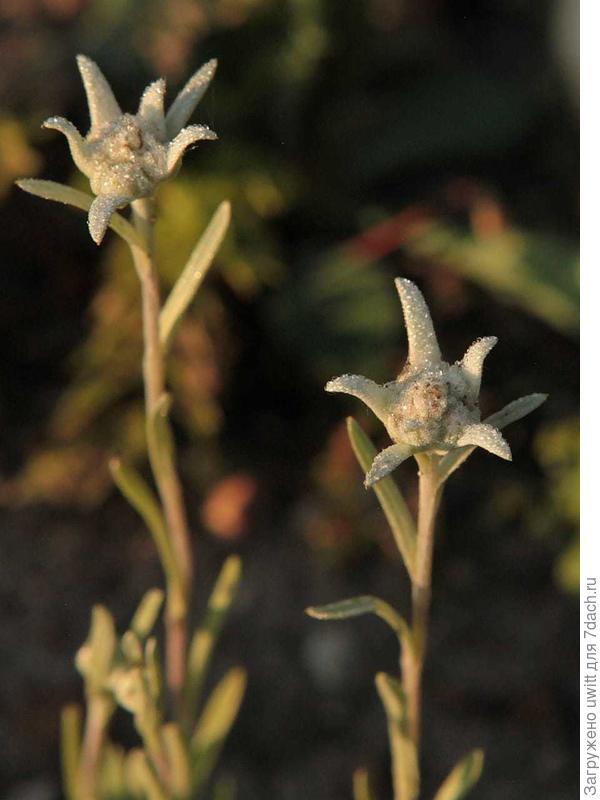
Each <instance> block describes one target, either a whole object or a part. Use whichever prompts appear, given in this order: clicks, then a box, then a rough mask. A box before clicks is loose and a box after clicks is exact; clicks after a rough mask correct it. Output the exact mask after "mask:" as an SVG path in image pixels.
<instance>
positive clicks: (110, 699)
mask: <svg viewBox="0 0 600 800" xmlns="http://www.w3.org/2000/svg"><path fill="white" fill-rule="evenodd" d="M78 65H79V70H80V73H81V77H82V79H83V83H84V86H85V90H86V94H87V99H88V106H89V110H90V117H91V128H90V131H89V133H88V134H87V136H86V137H85V138H84V137H82V136H81V134H80V133H79V132H78V131H77V129H76V128H75V126H74V125H72V123H70V122H69V121H68V120H65V119H63V118H61V117H52V118H50V119H49V120H47V121H46V123H45V126H46V127H49V128H54V129H56V130H58V131H60V132H61V133H63V134H64V135H65V136H66V137H67V140H68V143H69V147H70V150H71V154H72V156H73V159H74V161H75V164H76V165H77V166H78V167H79V168H80V170H81V171H82V172H83V173H84V174H85V175H86V176H87V177H88V178H89V180H90V185H91V188H92V191H93V193H94V195H95V196H92V195H90V194H88V193H85V192H81V191H78V190H76V189H73V188H71V187H68V186H64V185H61V184H58V183H54V182H52V181H41V180H33V179H24V180H21V181H19V182H18V184H19V186H20V187H21V188H22V189H24V190H25V191H28V192H30V193H31V194H34V195H38V196H40V197H44V198H46V199H49V200H55V201H58V202H62V203H66V204H69V205H72V206H75V207H76V208H80V209H83V210H85V211H87V212H88V225H89V229H90V234H91V236H92V239H93V240H94V241H95V242H96V243H97V244H100V242H101V241H102V239H103V238H104V235H105V233H106V230H107V229H108V228H109V227H110V228H111V229H112V230H114V231H115V232H116V233H117V234H118V235H119V236H120V238H121V239H122V240H123V241H124V242H125V243H126V244H127V245H128V247H129V250H130V252H131V256H132V258H133V263H134V267H135V271H136V273H137V277H138V279H139V284H140V288H141V300H142V303H141V305H142V313H141V321H142V327H143V342H144V351H143V362H142V373H143V382H144V392H145V414H144V433H145V438H144V444H145V447H146V449H147V454H148V459H149V462H150V467H151V471H152V476H153V479H154V487H151V486H149V485H148V484H147V483H146V482H145V480H144V478H143V477H142V476H141V474H139V473H138V472H137V471H136V470H135V468H134V467H133V466H132V465H131V464H129V463H127V462H126V460H124V459H123V458H120V457H117V456H115V457H114V458H113V459H112V460H111V462H110V471H111V473H112V476H113V479H114V481H115V483H116V485H117V486H118V488H119V489H120V491H121V492H122V494H123V495H124V496H125V498H126V499H127V500H128V501H129V502H130V503H131V505H132V506H133V507H134V508H135V509H136V510H137V511H138V513H139V514H140V516H141V517H142V519H143V520H144V522H145V523H146V524H147V526H148V529H149V532H150V534H151V536H152V538H153V540H154V543H155V546H156V549H157V552H158V555H159V558H160V562H161V565H162V568H163V571H164V576H165V585H166V592H165V593H163V591H162V590H159V589H154V590H151V591H150V592H148V593H147V594H146V596H145V597H144V598H143V600H142V602H141V604H140V606H139V608H138V610H137V611H136V613H135V615H134V617H133V619H132V621H131V624H130V626H129V629H128V630H127V631H126V632H125V633H124V634H123V636H121V637H118V635H117V633H116V630H115V623H114V620H113V618H112V616H111V614H110V612H109V611H108V610H107V609H106V608H104V607H103V606H96V607H95V608H94V611H93V614H92V623H91V628H90V634H89V637H88V640H87V642H86V643H85V644H84V645H83V647H82V648H81V649H80V650H79V652H78V654H77V659H76V663H77V668H78V670H79V672H80V673H81V675H82V677H83V679H84V682H85V695H86V712H85V718H84V719H82V714H81V712H80V710H79V709H78V708H77V707H74V706H70V707H68V708H67V709H65V712H64V714H63V726H62V729H63V746H62V755H63V775H64V785H65V791H66V795H67V797H68V798H69V800H99V799H100V798H121V797H122V798H129V797H140V798H152V800H166V799H167V798H180V800H185V798H191V797H196V796H197V795H198V792H199V791H201V790H202V789H203V787H204V786H205V785H206V783H207V781H208V780H209V778H210V776H211V773H212V771H213V768H214V765H215V762H216V759H217V757H218V754H219V751H220V748H221V746H222V744H223V742H224V740H225V737H226V736H227V734H228V732H229V729H230V727H231V725H232V723H233V721H234V719H235V717H236V714H237V711H238V708H239V706H240V703H241V701H242V697H243V694H244V689H245V682H246V677H245V672H244V670H243V669H241V668H239V667H236V668H233V669H231V670H230V671H229V672H228V673H227V674H226V675H225V677H224V678H222V680H221V681H220V682H219V683H218V684H217V686H216V688H215V689H214V690H213V692H212V694H211V695H210V696H209V697H208V699H207V701H206V703H205V704H204V706H203V708H202V710H201V711H199V705H200V697H201V693H202V690H203V688H204V683H205V678H206V674H207V669H208V666H209V663H210V659H211V656H212V653H213V649H214V646H215V640H216V637H217V636H218V634H219V631H220V629H221V627H222V625H223V622H224V619H225V615H226V614H227V611H228V609H229V607H230V605H231V602H232V600H233V598H234V595H235V591H236V588H237V585H238V582H239V579H240V573H241V565H240V561H239V559H238V558H237V557H235V556H232V557H230V558H229V559H227V561H226V562H225V564H224V565H223V568H222V571H221V574H220V576H219V578H218V580H217V583H216V585H215V588H214V590H213V592H212V594H211V597H210V599H209V603H208V609H207V614H206V619H205V621H204V623H203V624H202V625H201V626H200V627H199V628H198V629H196V630H195V631H190V603H191V596H192V590H193V586H194V563H193V553H192V546H191V538H190V531H189V526H188V522H187V516H186V510H185V506H184V501H183V493H182V487H181V483H180V479H179V476H178V472H177V466H176V458H175V447H174V440H173V435H172V431H171V426H170V422H169V412H170V407H171V396H170V394H169V393H168V390H167V383H166V369H167V363H168V356H169V352H170V348H171V346H172V343H173V337H174V334H175V332H176V330H177V328H178V326H179V323H180V321H181V320H182V317H183V316H184V314H185V313H186V311H187V310H188V308H189V306H190V304H191V303H192V301H193V299H194V297H195V296H196V293H197V291H198V289H199V287H200V284H201V283H202V281H203V279H204V276H205V274H206V272H207V270H208V268H209V267H210V265H211V262H212V261H213V258H214V256H215V254H216V252H217V250H218V248H219V246H220V244H221V242H222V240H223V238H224V236H225V233H226V231H227V227H228V225H229V218H230V207H229V204H228V203H227V202H223V203H221V204H220V206H219V207H218V208H217V210H216V212H215V214H214V216H213V218H212V219H211V221H210V223H209V225H208V227H207V228H206V230H205V232H204V233H203V235H202V236H201V237H200V239H199V240H198V243H197V244H196V246H195V247H194V249H193V251H192V253H191V255H190V257H189V259H188V261H187V263H186V265H185V266H184V268H183V270H182V271H181V272H180V274H179V276H178V278H177V280H176V282H175V284H174V286H173V288H172V289H171V292H170V293H169V295H168V297H167V299H166V300H165V301H164V303H163V302H162V301H161V293H160V281H159V273H158V268H157V262H156V257H155V247H154V227H155V219H154V206H153V196H154V193H155V189H156V187H157V184H158V183H160V182H161V181H163V180H165V179H166V178H168V177H170V176H171V175H172V174H174V173H175V172H176V171H177V170H178V169H179V166H180V162H181V158H182V156H183V154H184V152H185V150H186V148H187V147H188V146H189V145H191V144H193V143H195V142H197V141H200V140H204V139H214V138H216V134H214V133H213V132H212V131H210V130H209V129H208V128H207V127H206V126H203V125H190V126H187V127H184V126H185V125H186V123H187V121H188V119H189V118H190V117H191V115H192V113H193V111H194V109H195V107H196V105H197V104H198V102H199V101H200V99H201V97H202V96H203V94H204V92H205V91H206V88H207V87H208V84H209V83H210V80H211V79H212V77H213V75H214V72H215V69H216V62H215V61H211V62H208V64H205V65H204V66H203V67H202V68H201V69H199V70H198V71H197V72H196V73H195V74H194V75H193V76H192V78H191V79H190V80H189V81H188V83H187V84H186V85H185V86H184V88H183V89H182V90H181V91H180V92H179V94H178V96H177V98H176V99H175V101H174V102H173V103H172V105H171V106H170V108H169V109H168V111H167V112H166V113H165V109H164V96H165V89H166V86H165V81H164V80H158V81H155V82H154V83H152V84H150V86H149V87H148V88H147V89H146V90H145V92H144V94H143V96H142V99H141V101H140V105H139V108H138V111H137V113H136V114H127V113H123V112H122V111H121V109H120V107H119V105H118V103H117V101H116V99H115V97H114V95H113V93H112V90H111V88H110V86H109V84H108V83H107V81H106V79H105V78H104V76H103V74H102V73H101V71H100V70H99V68H98V67H97V66H96V64H95V63H94V62H93V61H91V60H90V59H88V58H86V57H84V56H79V57H78ZM128 205H130V206H131V219H130V220H127V219H126V218H125V217H123V216H122V215H120V214H118V213H116V212H117V209H119V208H122V207H124V206H128ZM115 345H116V346H117V345H118V337H117V340H116V341H115ZM118 346H121V345H118ZM123 346H125V347H126V346H127V343H126V341H124V342H123ZM163 599H164V601H165V602H164V622H165V633H166V636H165V654H164V669H163V666H162V665H161V656H160V654H159V647H158V642H157V638H156V637H155V636H153V635H152V630H153V628H154V625H155V622H156V620H157V618H158V615H159V613H160V611H161V608H162V607H163ZM163 673H164V677H163ZM117 707H121V708H123V709H126V710H127V711H128V712H130V713H131V714H132V716H133V721H134V725H135V728H136V730H137V732H138V734H139V736H140V738H141V742H142V746H141V747H136V748H134V749H132V750H130V751H129V752H125V751H124V750H123V749H122V748H120V747H119V746H117V745H115V744H113V743H112V742H111V741H110V738H109V725H110V721H111V718H112V716H113V714H114V712H115V710H116V709H117Z"/></svg>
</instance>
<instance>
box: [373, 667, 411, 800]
mask: <svg viewBox="0 0 600 800" xmlns="http://www.w3.org/2000/svg"><path fill="white" fill-rule="evenodd" d="M375 686H376V687H377V691H378V692H379V697H380V698H381V702H382V703H383V706H384V708H385V713H386V715H387V719H388V735H389V739H390V750H391V754H392V780H393V783H394V797H395V798H398V800H416V798H417V797H418V795H419V764H418V758H417V749H416V747H415V743H414V742H413V740H412V739H411V737H410V734H409V732H408V718H407V709H406V699H405V696H404V690H403V688H402V685H401V684H400V682H399V681H397V680H396V679H395V678H392V676H391V675H387V674H386V673H385V672H379V673H378V674H377V676H376V677H375Z"/></svg>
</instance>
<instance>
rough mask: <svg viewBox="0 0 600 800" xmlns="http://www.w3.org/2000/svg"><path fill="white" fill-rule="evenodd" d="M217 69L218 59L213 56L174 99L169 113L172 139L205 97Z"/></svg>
mask: <svg viewBox="0 0 600 800" xmlns="http://www.w3.org/2000/svg"><path fill="white" fill-rule="evenodd" d="M216 71H217V59H216V58H213V59H211V60H210V61H208V62H207V63H206V64H204V66H202V67H200V69H199V70H197V71H196V72H195V73H194V74H193V75H192V77H191V78H190V79H189V81H188V82H187V83H186V85H185V86H184V87H183V89H182V90H181V91H180V92H179V94H178V95H177V97H176V98H175V100H174V101H173V103H172V105H171V108H170V109H169V111H168V113H167V118H166V126H167V136H168V137H169V138H170V139H172V138H173V137H174V136H176V134H177V132H178V131H180V130H181V129H182V128H183V126H184V125H185V124H186V122H187V121H188V120H189V118H190V117H191V116H192V114H193V112H194V109H195V108H196V106H197V105H198V103H199V102H200V100H202V98H203V97H204V94H205V92H206V90H207V89H208V86H209V84H210V82H211V81H212V79H213V78H214V76H215V72H216Z"/></svg>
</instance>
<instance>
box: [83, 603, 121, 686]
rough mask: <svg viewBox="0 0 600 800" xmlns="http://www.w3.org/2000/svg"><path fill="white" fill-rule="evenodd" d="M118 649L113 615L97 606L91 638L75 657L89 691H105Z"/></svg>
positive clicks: (93, 615) (95, 607)
mask: <svg viewBox="0 0 600 800" xmlns="http://www.w3.org/2000/svg"><path fill="white" fill-rule="evenodd" d="M116 648H117V634H116V631H115V623H114V620H113V618H112V615H111V613H110V611H108V609H107V608H105V607H104V606H102V605H95V606H94V607H93V609H92V622H91V625H90V633H89V636H88V638H87V641H86V642H85V644H84V645H83V646H82V647H80V648H79V650H78V652H77V656H76V657H75V664H76V666H77V669H78V670H79V673H80V674H81V675H82V676H83V677H84V678H85V682H86V688H87V690H88V691H90V692H101V691H102V690H103V688H104V681H105V680H106V677H107V676H108V673H109V672H110V669H111V666H112V663H113V659H114V656H115V652H116Z"/></svg>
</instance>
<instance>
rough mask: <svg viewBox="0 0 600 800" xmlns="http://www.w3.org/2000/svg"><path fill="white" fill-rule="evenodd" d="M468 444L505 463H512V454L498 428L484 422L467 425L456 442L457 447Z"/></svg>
mask: <svg viewBox="0 0 600 800" xmlns="http://www.w3.org/2000/svg"><path fill="white" fill-rule="evenodd" d="M468 444H474V445H475V446H476V447H482V448H483V449H484V450H487V451H488V453H492V455H495V456H498V457H499V458H504V459H506V461H512V453H511V452H510V447H509V445H508V442H507V441H506V439H505V438H504V436H502V434H501V433H500V431H499V430H498V428H494V427H493V426H492V425H489V424H487V423H486V422H478V423H477V424H476V425H468V426H467V427H466V428H465V429H464V430H463V432H462V433H461V435H460V436H459V437H458V439H457V441H456V446H457V447H464V446H465V445H468Z"/></svg>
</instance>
